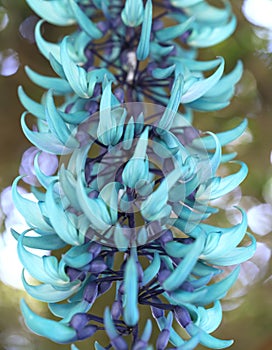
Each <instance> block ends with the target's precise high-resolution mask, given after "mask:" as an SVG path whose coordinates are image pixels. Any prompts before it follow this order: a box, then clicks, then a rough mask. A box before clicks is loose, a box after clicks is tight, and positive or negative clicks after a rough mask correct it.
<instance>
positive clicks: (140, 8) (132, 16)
mask: <svg viewBox="0 0 272 350" xmlns="http://www.w3.org/2000/svg"><path fill="white" fill-rule="evenodd" d="M121 18H122V21H123V22H124V24H125V25H127V26H128V27H137V26H139V25H140V24H141V23H142V22H143V19H144V5H143V1H142V0H126V3H125V7H124V9H123V11H122V12H121Z"/></svg>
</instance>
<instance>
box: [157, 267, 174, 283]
mask: <svg viewBox="0 0 272 350" xmlns="http://www.w3.org/2000/svg"><path fill="white" fill-rule="evenodd" d="M170 275H171V271H169V270H166V269H163V270H161V271H160V272H159V274H158V280H159V282H160V284H163V282H164V281H165V280H166V278H167V277H169V276H170Z"/></svg>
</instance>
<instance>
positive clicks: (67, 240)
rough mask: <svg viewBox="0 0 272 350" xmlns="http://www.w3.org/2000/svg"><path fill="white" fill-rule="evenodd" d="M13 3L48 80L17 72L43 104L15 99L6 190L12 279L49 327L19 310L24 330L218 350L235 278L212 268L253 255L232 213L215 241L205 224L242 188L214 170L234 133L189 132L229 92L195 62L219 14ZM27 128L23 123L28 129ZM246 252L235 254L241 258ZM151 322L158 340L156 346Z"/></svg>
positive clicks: (182, 1) (122, 346) (163, 6)
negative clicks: (11, 223)
mask: <svg viewBox="0 0 272 350" xmlns="http://www.w3.org/2000/svg"><path fill="white" fill-rule="evenodd" d="M27 3H28V4H29V6H30V7H31V8H32V9H33V10H34V11H35V12H36V13H37V14H38V15H39V16H40V17H42V20H41V21H40V22H38V23H37V25H36V28H35V39H36V43H37V46H38V48H39V50H40V52H41V53H42V54H43V55H44V56H45V57H46V58H47V59H48V60H49V62H50V64H51V67H52V69H53V70H54V72H55V73H56V75H55V76H50V77H48V76H43V75H40V74H38V73H36V72H34V71H33V70H32V69H31V68H29V67H27V68H26V72H27V74H28V76H29V78H30V79H31V80H32V81H33V82H34V83H35V84H37V85H39V86H41V87H42V88H44V89H45V90H46V91H45V93H44V95H43V97H42V99H41V102H40V103H38V102H36V101H34V100H32V99H31V98H30V97H28V95H27V94H26V93H25V92H24V90H23V88H22V87H20V88H19V97H20V100H21V102H22V104H23V105H24V107H25V108H26V110H27V111H26V112H25V113H24V114H23V116H22V129H23V131H24V133H25V135H26V137H27V138H28V139H29V140H30V142H31V143H32V144H33V145H34V147H31V148H30V149H29V150H28V151H27V153H25V154H24V156H23V160H22V164H21V167H20V173H21V175H22V176H21V177H18V178H17V179H16V180H15V182H14V184H13V190H12V191H13V199H14V203H15V205H16V207H17V209H18V210H19V211H20V213H21V214H22V215H23V216H24V217H25V220H26V222H27V224H28V226H29V230H27V231H25V232H22V233H21V232H20V233H18V232H16V231H15V230H13V235H14V236H15V238H16V239H17V240H18V254H19V257H20V260H21V262H22V264H23V265H24V268H25V270H26V271H27V272H28V273H29V274H30V275H31V276H32V277H34V278H35V279H36V280H38V281H39V282H40V283H41V284H39V285H32V284H31V283H30V282H29V280H28V279H27V278H26V277H25V274H24V273H23V277H22V278H23V284H24V287H25V289H26V291H27V292H28V293H29V294H30V295H31V296H32V297H34V298H36V299H38V300H41V301H43V302H45V303H48V307H49V309H50V311H51V313H52V314H53V315H55V316H56V317H57V318H58V319H59V321H55V320H50V319H46V318H43V317H40V316H38V315H37V314H35V313H34V312H33V311H32V310H31V309H30V308H29V307H28V305H27V304H26V303H25V301H22V304H21V308H22V312H23V315H24V318H25V322H26V325H27V326H28V327H29V328H30V329H31V330H32V331H34V332H35V333H37V334H39V335H41V336H44V337H47V338H49V339H51V340H53V341H55V342H58V343H73V342H75V341H77V340H83V339H86V338H89V337H93V338H91V339H90V341H91V342H92V343H95V345H94V346H95V349H96V350H102V349H110V348H114V349H117V350H126V349H132V350H151V349H158V350H163V349H169V350H170V349H177V350H186V349H194V348H195V347H196V346H197V345H198V344H199V343H200V344H203V345H204V346H206V347H208V348H211V349H221V348H225V347H228V346H230V345H231V344H232V341H229V340H219V339H217V338H215V337H213V336H211V335H210V333H211V332H213V331H214V330H215V329H216V328H217V327H218V326H219V324H220V322H221V318H222V309H221V303H220V299H222V298H223V297H224V296H225V295H226V293H227V292H228V290H229V289H230V288H231V286H232V285H233V284H234V282H235V280H236V279H237V277H238V274H239V266H237V267H236V268H234V269H233V271H232V272H231V273H230V274H228V275H226V274H225V273H224V267H225V266H232V265H239V264H240V263H242V262H243V261H245V260H247V259H249V258H250V257H251V256H252V255H253V254H254V251H255V240H254V238H253V237H252V236H251V235H250V234H248V233H247V232H246V229H247V219H246V214H245V212H244V211H243V210H241V209H240V211H241V218H242V219H241V222H240V223H238V224H237V225H235V226H233V227H230V228H221V227H216V226H212V225H210V224H208V223H207V222H206V220H207V219H208V218H209V217H210V216H211V215H212V214H214V213H216V212H217V209H216V208H214V207H212V206H211V205H210V201H211V200H213V199H217V198H220V197H222V196H223V195H225V194H227V193H229V192H230V191H232V190H234V189H235V188H236V187H237V186H238V185H239V184H240V183H241V182H242V181H243V180H244V178H245V177H246V175H247V167H246V165H245V164H244V163H242V162H239V161H235V160H233V159H234V157H235V154H222V147H223V146H225V145H227V144H228V143H230V142H232V141H233V140H235V139H237V138H238V137H239V136H240V135H241V134H242V133H243V132H244V130H245V128H246V126H247V122H246V121H243V122H242V123H241V124H240V125H238V126H237V127H236V128H234V129H232V130H228V131H225V132H221V133H219V134H213V133H211V132H206V133H203V132H201V131H200V130H197V129H196V128H194V127H192V126H191V124H190V123H191V122H192V118H193V110H200V111H214V110H220V109H222V108H224V107H226V106H227V105H228V104H229V101H230V98H231V97H232V96H233V94H234V89H235V84H236V83H237V82H238V81H239V79H240V77H241V74H242V65H241V63H240V62H238V64H237V66H236V67H235V68H234V70H233V71H231V72H230V73H229V74H224V59H223V58H222V57H217V58H215V59H214V60H211V61H199V60H197V59H196V57H197V48H205V47H209V46H212V45H215V44H217V43H219V42H221V41H222V40H224V39H226V38H227V37H228V36H230V35H231V34H232V32H233V31H234V29H235V26H236V19H235V16H234V15H233V13H232V10H231V7H230V4H229V3H228V2H227V1H224V2H222V5H223V6H221V7H214V6H212V5H210V4H209V3H208V2H206V1H203V0H161V1H153V2H152V1H151V0H147V1H142V0H126V1H123V0H112V1H109V0H102V1H101V0H80V1H75V0H52V1H48V0H47V1H46V0H27ZM44 21H46V22H49V23H51V24H54V25H58V26H68V25H74V24H76V26H77V27H76V29H75V31H74V32H72V33H71V34H70V35H68V36H65V37H63V38H62V39H61V40H60V42H58V43H52V42H48V41H46V40H45V39H44V38H43V36H42V34H41V33H42V30H41V29H42V26H43V23H44ZM73 28H74V27H73ZM210 72H212V73H210ZM56 97H57V98H58V100H57V98H56ZM56 101H61V102H58V103H57V102H56ZM28 114H31V115H32V116H34V117H35V118H36V122H35V125H34V126H33V127H32V128H30V127H29V126H28V124H27V118H28ZM229 161H232V163H234V165H235V164H236V165H235V166H237V167H238V168H239V170H238V171H237V172H236V173H233V174H231V175H228V176H226V177H220V176H219V175H218V169H219V167H220V164H221V163H222V162H229ZM24 175H28V176H26V177H23V176H24ZM21 179H23V180H24V181H25V182H27V183H29V184H30V185H32V187H31V190H32V192H33V194H34V195H35V197H36V201H31V200H29V199H26V198H24V197H23V196H22V195H21V194H20V193H19V191H18V182H19V181H20V180H21ZM245 236H248V238H249V239H248V241H250V243H249V244H247V245H243V246H240V244H241V242H242V241H243V239H244V237H245ZM28 248H36V249H40V250H45V251H48V250H49V251H51V255H49V256H48V255H45V256H43V257H40V256H38V255H35V253H33V251H30V250H29V249H28ZM59 252H61V254H60V253H59ZM112 291H113V292H112ZM102 295H106V296H107V298H105V299H106V300H107V307H105V310H104V312H103V313H101V314H100V315H99V314H96V313H95V312H93V310H92V309H93V305H94V303H95V301H96V299H98V298H100V297H101V296H102ZM102 298H103V297H102ZM139 306H141V310H142V308H143V307H145V308H146V310H147V311H146V313H145V315H143V314H141V313H140V311H139ZM150 311H151V313H150V316H151V314H152V316H153V318H154V319H155V321H156V323H157V325H158V328H159V330H160V333H158V334H159V335H158V337H157V340H155V341H154V339H152V340H151V339H150V338H151V333H152V325H153V324H152V321H151V319H147V318H148V317H146V315H148V312H150ZM177 325H179V328H178V327H177ZM174 326H175V328H174ZM153 327H154V325H153ZM178 329H182V330H183V333H180V332H179V331H178ZM184 331H185V333H187V336H185V337H184V338H183V335H182V334H184ZM99 332H104V333H105V334H107V336H108V341H107V342H105V344H104V345H103V346H101V345H99V344H98V342H95V341H94V340H93V339H95V337H96V335H95V334H96V333H97V334H98V333H99ZM151 343H152V345H151ZM72 349H76V347H75V345H72Z"/></svg>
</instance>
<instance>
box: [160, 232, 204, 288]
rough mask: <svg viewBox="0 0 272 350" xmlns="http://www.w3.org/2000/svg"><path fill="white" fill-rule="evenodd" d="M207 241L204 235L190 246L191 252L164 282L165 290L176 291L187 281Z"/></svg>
mask: <svg viewBox="0 0 272 350" xmlns="http://www.w3.org/2000/svg"><path fill="white" fill-rule="evenodd" d="M205 239H206V237H205V234H204V233H203V234H201V235H200V236H199V237H198V238H197V239H196V241H195V242H194V243H193V244H191V245H190V247H191V250H190V252H189V253H188V254H187V255H186V256H185V257H184V259H183V260H182V261H181V262H180V263H179V265H178V266H177V267H176V268H175V269H174V271H173V272H172V273H171V275H170V276H169V277H168V278H167V279H166V280H165V281H164V283H163V288H164V289H165V290H167V291H174V290H176V289H177V288H178V287H179V286H180V285H181V284H182V283H183V282H184V281H185V280H186V279H187V277H188V276H189V274H190V273H191V270H192V268H193V267H194V265H195V263H196V261H197V260H198V258H199V256H200V254H201V252H202V250H203V248H204V244H205Z"/></svg>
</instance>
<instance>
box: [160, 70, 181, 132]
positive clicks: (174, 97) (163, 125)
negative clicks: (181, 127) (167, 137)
mask: <svg viewBox="0 0 272 350" xmlns="http://www.w3.org/2000/svg"><path fill="white" fill-rule="evenodd" d="M182 92H183V77H182V75H181V74H179V75H178V76H177V77H176V79H175V80H174V84H173V87H172V90H171V96H170V99H169V102H168V104H167V106H166V109H165V111H164V113H163V115H162V117H161V119H160V121H159V124H158V128H157V132H158V133H159V134H163V133H165V130H169V129H170V128H171V126H172V123H173V120H174V118H175V117H176V114H177V112H178V109H179V105H180V100H181V96H182Z"/></svg>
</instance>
